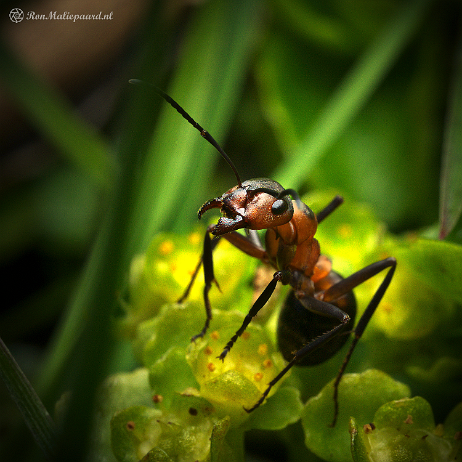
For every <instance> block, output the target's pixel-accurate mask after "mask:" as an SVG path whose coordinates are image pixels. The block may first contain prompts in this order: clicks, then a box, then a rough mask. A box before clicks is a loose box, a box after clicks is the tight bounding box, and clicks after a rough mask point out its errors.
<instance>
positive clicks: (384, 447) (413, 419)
mask: <svg viewBox="0 0 462 462" xmlns="http://www.w3.org/2000/svg"><path fill="white" fill-rule="evenodd" d="M454 415H457V419H458V420H459V423H460V418H461V415H460V406H458V408H456V409H454V411H453V412H452V413H451V416H448V419H447V420H446V422H447V423H445V424H444V425H438V426H436V427H435V421H434V418H433V413H432V410H431V407H430V405H429V404H428V403H427V401H425V400H424V399H423V398H421V397H419V396H416V397H415V398H405V399H400V400H396V401H392V402H390V403H386V404H384V405H383V406H381V407H380V408H379V409H378V410H377V412H376V413H375V416H374V418H373V420H372V421H371V422H373V423H371V424H366V425H365V426H364V427H363V428H358V426H357V424H356V420H355V418H353V417H352V418H351V422H350V426H351V428H350V433H351V442H352V454H353V460H354V461H355V462H369V461H382V460H383V461H390V462H394V461H400V462H401V461H402V462H405V461H406V462H407V461H414V460H419V461H420V460H421V461H434V462H450V461H456V460H458V458H459V457H460V435H458V434H457V433H454V431H453V428H451V422H450V420H449V419H452V418H453V417H454ZM459 433H460V432H459Z"/></svg>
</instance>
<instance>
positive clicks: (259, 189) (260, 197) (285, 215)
mask: <svg viewBox="0 0 462 462" xmlns="http://www.w3.org/2000/svg"><path fill="white" fill-rule="evenodd" d="M289 193H290V192H289ZM289 193H287V192H286V191H285V190H284V188H283V187H282V186H281V185H280V184H279V183H277V182H276V181H273V180H269V179H267V178H257V179H253V180H247V181H244V182H243V183H242V184H241V185H238V186H235V187H234V188H231V189H230V190H229V191H227V192H225V193H224V194H223V195H222V196H221V197H217V198H215V199H212V200H211V201H208V202H206V203H205V204H204V205H203V206H202V207H201V209H200V210H199V213H198V215H199V218H201V216H202V215H203V214H204V213H205V212H206V211H207V210H209V209H213V208H219V209H221V212H222V214H223V217H222V218H220V220H218V223H217V224H216V225H215V226H214V227H213V229H212V233H213V234H214V235H216V236H220V235H222V234H226V233H229V232H230V231H235V230H237V229H242V228H247V229H254V230H258V229H268V228H274V227H276V226H281V225H283V224H286V223H288V222H289V221H290V220H291V219H292V216H293V214H294V207H293V205H292V201H291V199H290V197H289Z"/></svg>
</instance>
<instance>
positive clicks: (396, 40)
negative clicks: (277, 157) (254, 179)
mask: <svg viewBox="0 0 462 462" xmlns="http://www.w3.org/2000/svg"><path fill="white" fill-rule="evenodd" d="M429 3H430V1H429V0H414V1H413V2H409V3H406V4H405V5H404V7H403V8H402V9H401V11H399V12H398V14H397V15H396V16H395V18H394V19H393V20H392V21H391V23H390V24H389V25H388V27H386V28H385V30H384V32H383V33H382V34H380V35H379V36H378V37H377V39H376V40H375V41H374V42H373V43H372V44H371V46H370V47H369V48H368V49H367V50H366V51H365V53H364V54H363V56H362V57H361V58H360V59H359V61H358V63H357V64H356V65H355V66H354V68H353V69H352V70H351V71H350V73H349V74H348V75H347V76H346V77H345V79H344V80H343V82H342V83H341V85H340V86H339V87H338V88H337V91H336V92H335V93H334V94H333V95H332V98H331V99H330V101H329V102H328V103H327V105H326V106H325V108H324V110H323V111H322V113H321V114H320V116H319V118H318V120H317V122H315V123H314V125H313V127H312V129H311V130H310V131H309V132H308V134H307V136H306V137H305V141H304V142H302V143H301V144H300V146H298V148H297V149H296V150H295V152H293V153H292V155H291V156H290V157H289V158H287V160H286V161H285V162H283V163H282V165H281V166H280V167H279V168H278V169H277V170H276V172H275V175H274V177H275V179H276V180H277V181H279V182H280V183H281V184H289V185H290V186H291V187H292V188H295V189H297V188H299V187H300V185H301V184H302V183H303V182H304V179H305V178H307V176H308V172H309V171H310V169H311V167H312V166H313V165H314V164H315V162H316V160H317V159H318V158H319V157H320V156H321V155H323V154H324V153H325V152H326V151H327V149H329V147H330V146H332V144H333V143H334V142H335V141H336V140H337V139H338V137H339V136H340V134H341V133H342V131H343V130H344V129H345V128H346V127H347V125H348V124H349V123H350V122H351V120H352V119H353V118H354V117H355V116H356V114H357V113H358V112H359V111H360V110H361V108H362V107H363V106H364V104H365V103H366V102H367V100H368V99H369V98H370V96H371V95H372V94H373V92H374V91H375V89H376V88H377V86H378V85H379V84H380V82H381V81H382V80H383V79H384V77H385V75H386V74H387V72H388V71H389V70H390V68H391V67H392V65H393V64H394V63H395V61H396V59H397V58H398V57H399V55H400V54H401V52H402V51H403V50H404V48H405V47H406V45H407V44H408V43H409V40H410V39H411V38H412V36H413V34H414V33H415V31H416V29H417V27H418V26H419V24H420V23H421V20H422V18H423V16H424V13H425V12H426V10H427V7H428V4H429Z"/></svg>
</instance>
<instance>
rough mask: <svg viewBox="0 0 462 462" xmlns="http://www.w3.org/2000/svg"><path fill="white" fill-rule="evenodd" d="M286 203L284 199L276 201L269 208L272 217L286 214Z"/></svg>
mask: <svg viewBox="0 0 462 462" xmlns="http://www.w3.org/2000/svg"><path fill="white" fill-rule="evenodd" d="M287 208H288V203H287V201H285V200H284V199H277V200H275V201H274V202H273V205H272V206H271V212H272V213H273V215H282V214H283V213H285V212H287Z"/></svg>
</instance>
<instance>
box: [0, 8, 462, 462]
mask: <svg viewBox="0 0 462 462" xmlns="http://www.w3.org/2000/svg"><path fill="white" fill-rule="evenodd" d="M13 7H18V5H16V4H13V3H12V2H8V4H7V5H4V6H3V7H2V14H1V17H0V21H1V24H2V34H1V44H0V85H1V90H2V94H1V98H0V106H1V108H2V109H1V111H0V113H1V115H0V117H1V124H0V125H1V128H0V136H1V139H0V149H1V151H2V154H1V159H0V194H1V196H0V223H1V233H0V265H1V266H0V268H1V278H0V280H1V294H2V299H3V303H2V310H1V318H0V337H1V338H2V339H3V340H4V342H5V343H6V344H7V345H8V347H9V348H10V350H11V351H12V353H13V355H14V356H15V358H16V359H17V361H18V362H19V363H20V365H21V367H22V368H23V370H24V371H25V372H26V375H28V377H29V378H30V379H31V380H32V382H33V383H34V385H35V386H36V388H37V390H38V392H39V394H40V396H41V397H42V399H43V400H44V402H45V404H46V405H47V406H48V408H49V409H50V410H51V409H52V408H53V405H54V402H55V401H56V399H57V398H58V397H59V396H60V395H61V393H62V392H63V391H64V390H66V388H67V387H68V386H69V384H70V383H74V384H75V383H77V384H78V385H77V386H76V389H77V391H76V393H75V399H74V401H73V407H72V408H71V413H72V415H73V417H74V418H73V419H72V422H67V423H66V425H67V427H66V428H67V429H68V430H72V431H69V432H66V434H67V435H70V436H68V437H66V440H65V441H64V440H63V441H64V442H63V443H62V445H61V447H60V454H61V455H62V454H67V455H69V454H72V456H70V457H73V458H75V460H80V459H81V456H82V454H83V453H84V451H85V448H86V445H85V438H86V437H87V436H86V435H87V433H88V432H87V430H88V429H86V427H85V424H86V422H87V421H88V418H89V416H90V413H91V399H92V396H93V393H94V389H95V386H96V384H97V382H98V380H100V378H101V377H104V376H105V375H106V374H107V373H108V372H110V371H118V370H128V369H130V368H131V367H132V366H133V360H132V358H131V356H130V352H129V349H128V348H127V347H126V345H124V344H121V343H117V344H115V342H114V341H113V339H112V337H111V335H110V322H109V320H110V315H111V313H112V312H113V310H114V309H116V306H117V296H118V294H120V293H121V292H122V291H123V290H124V288H125V287H126V277H127V272H128V264H129V261H130V259H131V257H132V256H133V255H134V254H135V253H137V252H140V251H143V250H144V249H145V248H146V246H147V244H148V243H149V241H150V240H151V238H152V237H153V236H154V234H155V233H156V232H158V231H161V230H169V231H175V232H187V231H189V230H190V229H191V228H192V227H193V225H194V224H195V223H196V220H197V216H196V211H197V209H198V208H199V207H200V205H201V204H202V203H203V202H205V201H206V200H208V199H210V198H212V197H215V196H217V195H220V194H222V193H223V192H224V191H225V190H227V189H229V188H230V187H232V186H233V185H234V184H235V183H236V180H235V178H234V176H233V173H232V171H231V169H230V168H229V166H228V165H227V164H226V163H225V162H224V161H223V160H222V159H221V158H220V156H219V154H218V153H217V152H216V151H215V150H214V149H213V148H212V147H211V146H209V145H208V144H207V143H206V142H205V141H204V140H203V139H202V138H201V137H200V136H199V134H198V133H197V131H196V130H194V129H193V128H192V127H191V126H190V125H188V123H187V122H186V121H184V120H183V119H182V118H181V117H180V116H179V115H178V114H177V113H176V112H175V111H174V110H173V109H172V108H170V107H167V106H166V105H165V104H164V103H163V102H162V100H160V98H158V97H156V96H155V95H154V94H152V92H151V91H150V90H149V88H148V87H145V88H144V87H139V86H136V87H135V86H130V85H129V84H128V80H129V79H130V78H139V79H142V80H145V81H147V82H151V83H154V84H155V85H157V86H159V87H161V88H162V89H164V90H165V91H166V92H167V93H169V94H170V95H171V96H172V97H173V98H175V99H176V100H177V101H178V102H179V103H180V104H181V105H182V106H183V107H184V108H185V109H186V110H187V111H188V112H189V113H190V114H191V116H192V117H193V118H194V119H196V120H197V121H198V122H199V123H200V124H201V125H202V126H203V127H205V128H206V129H207V130H208V131H209V132H210V133H211V134H212V135H213V136H214V137H215V138H216V139H217V140H218V141H219V143H221V145H222V146H223V147H224V149H225V151H226V152H227V153H228V155H229V156H230V157H231V158H232V160H233V162H234V163H235V164H236V166H237V169H238V171H239V172H240V175H241V177H242V178H243V179H247V178H253V177H270V178H273V179H275V180H277V181H280V182H281V183H282V184H283V186H284V187H286V188H295V189H297V190H299V191H300V192H301V193H304V192H307V191H309V190H311V189H321V190H322V189H323V188H333V189H336V190H339V191H341V192H342V193H344V194H345V195H346V196H348V197H349V198H351V199H352V200H356V201H361V202H367V203H369V204H370V205H371V206H372V208H373V210H374V211H375V213H376V214H377V216H378V217H379V218H380V219H381V220H383V221H384V222H385V223H386V224H387V226H388V227H389V229H390V230H391V231H392V232H394V233H403V232H416V233H420V232H422V231H423V230H425V233H426V235H428V236H431V237H437V236H438V233H440V234H441V235H446V234H449V239H450V240H452V241H455V242H458V243H460V242H461V241H462V235H461V226H460V224H458V221H459V216H460V208H461V204H462V200H461V199H462V191H461V185H462V169H461V149H460V148H461V145H462V143H461V139H460V121H461V120H462V118H461V111H462V104H461V95H462V92H461V87H462V83H461V82H462V79H461V75H462V73H461V72H460V70H461V69H460V68H461V60H460V59H461V43H460V19H461V5H460V2H458V1H450V0H447V1H434V2H430V1H423V0H413V1H393V0H389V1H387V0H383V1H382V0H381V1H375V2H369V1H362V0H355V1H353V0H346V1H345V0H342V1H338V0H337V1H336V0H329V1H324V2H322V3H321V2H314V1H307V0H305V1H303V0H272V1H268V0H248V1H245V0H238V1H232V2H231V1H217V0H210V1H208V2H205V1H204V2H181V1H178V2H169V1H164V2H161V1H159V2H155V1H153V2H149V1H147V0H138V1H137V2H125V1H120V2H115V1H109V0H104V1H103V0H100V1H98V2H96V3H95V2H93V3H90V2H73V1H69V2H67V3H66V6H65V10H66V11H69V12H70V13H79V14H80V13H83V14H90V13H95V14H97V13H99V12H100V11H102V13H103V14H106V13H108V14H109V13H111V12H112V13H113V15H112V16H111V18H112V19H108V20H106V21H98V20H93V21H92V20H77V21H75V22H73V21H70V20H64V19H63V20H32V19H28V17H27V14H28V12H31V11H34V12H36V13H37V14H39V13H41V14H45V15H47V14H49V12H50V11H57V13H62V12H63V8H64V6H63V5H61V4H60V3H58V2H53V1H43V2H39V1H36V2H30V3H29V4H25V5H23V6H21V8H22V9H23V11H24V13H25V18H24V20H23V21H21V22H20V23H14V22H13V21H11V20H10V19H9V12H10V10H11V8H13ZM321 246H322V243H321ZM358 251H359V250H358ZM95 352H98V354H95ZM75 381H77V382H75ZM1 390H2V391H1V394H0V403H1V407H2V409H5V411H4V412H2V413H1V416H0V438H1V439H2V441H1V446H0V448H4V451H5V453H6V454H9V455H11V454H14V455H15V457H17V459H16V460H20V459H21V458H26V457H30V454H29V450H30V447H31V446H33V445H32V443H31V441H32V439H31V437H30V436H29V435H28V433H27V431H26V430H25V429H24V428H23V427H22V426H21V424H20V422H21V417H20V416H19V415H18V413H17V411H16V410H15V408H14V406H13V404H12V402H11V400H10V398H9V396H8V394H7V392H6V391H4V390H3V389H1ZM76 429H78V432H77V430H76ZM22 441H26V442H27V444H20V443H21V442H22ZM12 448H14V449H12ZM11 451H12V452H11ZM67 460H71V459H70V458H69V459H67Z"/></svg>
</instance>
